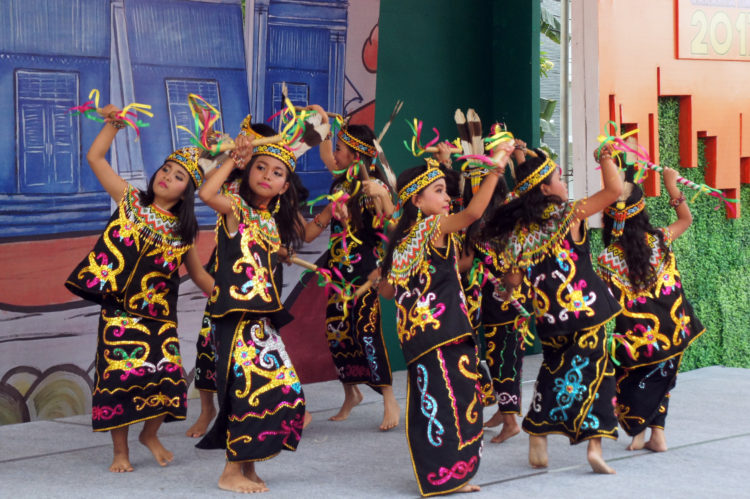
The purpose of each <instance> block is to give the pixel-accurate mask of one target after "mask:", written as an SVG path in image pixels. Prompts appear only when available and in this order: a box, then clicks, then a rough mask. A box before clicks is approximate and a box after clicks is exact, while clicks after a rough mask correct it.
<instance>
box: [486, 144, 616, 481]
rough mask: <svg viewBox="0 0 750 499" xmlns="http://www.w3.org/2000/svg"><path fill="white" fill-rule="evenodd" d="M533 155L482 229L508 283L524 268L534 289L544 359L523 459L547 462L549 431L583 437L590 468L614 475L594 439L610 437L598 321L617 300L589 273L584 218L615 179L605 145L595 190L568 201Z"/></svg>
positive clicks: (608, 197)
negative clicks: (506, 198) (495, 247)
mask: <svg viewBox="0 0 750 499" xmlns="http://www.w3.org/2000/svg"><path fill="white" fill-rule="evenodd" d="M535 156H536V157H529V158H527V159H526V161H525V162H524V163H522V164H521V165H519V167H518V169H517V172H516V173H517V178H518V179H519V181H518V183H517V184H516V186H515V188H514V189H513V192H512V200H511V201H509V202H508V203H507V204H505V205H503V206H501V207H500V208H499V209H498V210H497V211H496V212H495V213H494V214H493V216H492V218H491V221H490V222H488V223H487V224H486V226H485V232H484V236H483V237H485V238H486V239H487V240H491V239H493V238H497V241H498V245H499V249H500V250H502V253H503V257H504V259H505V261H506V263H507V264H508V265H510V266H511V269H510V272H509V274H507V275H506V282H508V283H509V284H511V285H518V284H519V283H520V281H521V275H522V274H521V273H522V272H525V273H526V274H527V277H528V278H529V281H530V282H531V285H532V286H533V288H534V295H535V296H534V313H535V315H536V320H537V322H536V330H537V334H538V335H539V337H540V339H541V342H542V352H543V361H542V366H541V368H540V370H539V375H538V377H537V380H536V385H535V387H534V395H533V397H532V400H531V407H530V409H529V412H528V413H527V414H526V417H525V418H524V420H523V424H522V427H523V429H524V430H525V431H526V432H527V433H529V463H530V464H531V466H533V467H535V468H541V467H546V466H547V435H549V434H550V433H559V434H562V435H566V436H567V437H568V438H569V439H570V442H571V444H576V443H579V442H582V441H584V440H588V441H589V445H588V452H587V455H588V460H589V463H590V464H591V467H592V468H593V470H594V471H595V472H597V473H614V470H613V469H612V468H610V467H609V466H608V465H607V464H606V462H605V461H604V459H603V458H602V448H601V439H602V437H607V438H616V436H617V419H616V418H615V416H614V408H613V406H612V402H613V399H614V391H615V382H614V377H613V374H614V371H613V369H612V366H610V365H608V363H607V354H606V345H605V343H606V342H605V331H604V324H605V323H606V322H607V321H609V320H610V319H611V318H612V317H614V316H615V315H617V314H618V313H619V312H620V306H619V304H618V303H617V301H616V300H615V299H614V297H613V296H612V293H610V292H609V290H608V289H607V286H606V285H605V284H604V283H603V282H602V280H601V279H599V278H598V277H597V275H596V273H595V272H594V269H593V265H592V264H591V258H590V254H589V247H588V240H587V238H586V234H587V230H586V222H585V220H586V218H588V217H589V216H591V215H593V214H595V213H598V212H600V211H602V210H603V209H604V208H606V207H607V206H608V205H609V204H610V203H611V202H613V201H614V200H616V199H617V197H618V196H619V195H620V193H621V192H622V180H621V179H620V176H619V174H618V172H617V167H616V166H615V164H614V163H613V162H612V159H611V157H610V156H609V154H608V153H607V154H605V155H603V156H602V158H601V167H602V178H603V182H604V187H603V189H602V190H601V191H599V192H597V193H595V194H593V195H592V196H590V197H588V198H586V199H584V200H581V201H575V202H567V199H568V189H567V186H566V185H565V183H564V182H563V181H562V179H561V178H560V170H559V168H558V167H557V165H555V164H554V163H553V162H552V161H550V160H549V159H548V158H547V157H546V156H545V155H544V153H543V152H542V151H541V150H536V154H535Z"/></svg>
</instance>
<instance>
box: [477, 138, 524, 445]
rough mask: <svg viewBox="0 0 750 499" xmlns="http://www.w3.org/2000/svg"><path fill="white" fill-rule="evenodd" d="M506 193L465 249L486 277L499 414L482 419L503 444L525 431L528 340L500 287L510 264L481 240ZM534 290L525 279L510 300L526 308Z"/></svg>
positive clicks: (485, 319)
mask: <svg viewBox="0 0 750 499" xmlns="http://www.w3.org/2000/svg"><path fill="white" fill-rule="evenodd" d="M515 147H516V148H515V150H514V152H513V161H514V162H515V164H521V163H522V162H523V161H524V160H525V157H524V154H523V150H524V149H525V147H526V144H525V143H524V142H523V141H520V140H518V139H516V140H515ZM493 152H494V151H493ZM509 168H513V165H512V164H511V165H509ZM507 194H508V187H507V185H506V184H505V182H503V181H500V182H498V183H497V187H495V192H494V193H493V197H492V201H491V203H490V206H489V207H488V208H487V211H486V212H485V216H484V217H483V218H482V220H480V221H479V222H477V223H475V224H472V226H471V227H469V229H468V239H469V241H468V248H467V249H466V251H467V252H469V253H473V256H474V260H475V261H474V266H475V267H474V272H475V274H476V275H477V276H478V279H480V280H483V279H484V278H485V275H484V274H486V277H487V279H486V282H485V283H484V286H483V287H482V289H481V291H480V297H481V306H480V313H479V323H480V324H481V325H482V327H483V330H484V340H485V345H486V349H485V352H484V360H485V361H486V362H487V366H488V368H489V373H490V377H491V379H492V388H493V392H494V396H495V398H496V399H497V412H496V413H495V414H494V415H493V416H492V417H491V418H490V419H489V420H488V421H486V422H485V423H484V426H485V428H492V427H496V426H499V425H501V424H502V429H501V431H500V433H499V434H497V435H495V436H494V437H493V438H492V440H490V442H492V443H502V442H504V441H506V440H508V439H509V438H511V437H513V436H515V435H517V434H518V433H520V431H521V428H520V427H519V425H518V422H517V421H516V415H517V414H518V415H520V414H521V368H522V366H523V355H524V342H523V337H522V334H521V331H520V330H519V329H517V328H516V327H515V325H516V323H517V322H516V321H517V318H518V311H517V310H516V309H515V308H514V307H513V306H512V305H511V303H510V301H508V300H507V298H508V295H507V293H506V292H505V291H504V290H503V289H502V288H499V287H498V285H500V284H501V282H502V278H503V275H504V274H505V273H506V272H507V271H508V265H507V264H506V263H505V262H504V260H503V257H502V255H500V254H498V252H497V251H495V249H494V248H493V246H492V245H491V244H489V242H487V241H482V240H481V238H480V233H481V230H480V229H481V226H482V225H484V224H485V223H487V217H488V216H490V215H491V213H492V212H493V211H494V210H495V209H496V208H497V207H498V206H500V205H501V204H502V203H503V202H504V201H505V198H506V196H507ZM470 196H471V194H469V193H467V197H469V198H470ZM530 291H531V287H530V286H529V283H528V280H527V279H523V280H522V282H521V284H520V285H519V286H517V287H515V288H514V289H513V294H512V296H511V297H510V298H512V299H515V300H517V301H518V302H519V303H520V304H521V305H522V306H523V305H525V306H527V307H528V306H529V305H530V304H531V296H530Z"/></svg>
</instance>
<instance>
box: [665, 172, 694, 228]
mask: <svg viewBox="0 0 750 499" xmlns="http://www.w3.org/2000/svg"><path fill="white" fill-rule="evenodd" d="M663 175H664V187H665V188H666V189H667V192H668V193H669V197H670V198H671V199H670V201H669V204H670V205H672V206H673V207H674V209H675V212H677V220H676V221H675V222H673V223H672V224H671V225H670V226H669V232H671V233H672V240H674V239H677V238H678V237H680V236H681V235H682V233H683V232H685V231H686V230H687V229H688V227H690V225H691V224H692V223H693V215H692V214H691V213H690V208H688V205H687V203H686V202H685V196H684V195H683V194H682V192H680V189H679V187H677V177H678V174H677V172H676V171H675V170H673V169H672V168H664V173H663Z"/></svg>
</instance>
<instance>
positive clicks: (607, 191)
mask: <svg viewBox="0 0 750 499" xmlns="http://www.w3.org/2000/svg"><path fill="white" fill-rule="evenodd" d="M594 155H596V151H594ZM598 161H599V164H600V165H601V167H602V184H603V187H602V189H601V190H600V191H599V192H597V193H595V194H593V195H591V196H589V197H588V198H586V202H585V203H582V206H581V208H580V210H579V211H578V217H577V218H578V219H579V220H584V219H586V218H588V217H590V216H591V215H595V214H597V213H599V212H601V211H603V210H604V208H606V207H607V206H609V205H611V204H612V203H614V202H615V201H617V198H619V197H620V195H622V178H620V172H619V171H617V165H616V164H615V162H614V161H613V160H612V150H611V148H603V149H602V150H601V152H600V154H599V158H598ZM576 232H577V231H576Z"/></svg>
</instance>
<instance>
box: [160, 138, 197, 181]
mask: <svg viewBox="0 0 750 499" xmlns="http://www.w3.org/2000/svg"><path fill="white" fill-rule="evenodd" d="M200 154H201V150H200V149H198V148H197V147H193V146H190V147H183V148H181V149H177V150H176V151H175V152H173V153H172V154H170V155H169V156H168V157H167V159H166V160H165V161H164V162H165V163H166V162H167V161H173V162H175V163H177V164H178V165H180V166H181V167H183V168H184V169H185V170H187V172H188V173H189V174H190V179H191V180H192V181H193V185H194V186H195V188H196V189H197V188H198V187H200V186H201V184H202V183H203V169H202V168H201V167H200V166H198V158H199V157H200Z"/></svg>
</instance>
